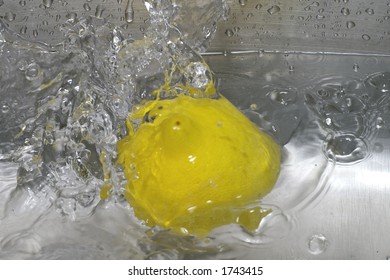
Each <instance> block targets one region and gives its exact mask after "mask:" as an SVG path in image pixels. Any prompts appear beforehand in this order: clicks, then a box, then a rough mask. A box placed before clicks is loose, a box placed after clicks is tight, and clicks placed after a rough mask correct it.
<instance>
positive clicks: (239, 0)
mask: <svg viewBox="0 0 390 280" xmlns="http://www.w3.org/2000/svg"><path fill="white" fill-rule="evenodd" d="M247 2H248V0H238V3H240V6H242V7H243V6H245V5H246V3H247Z"/></svg>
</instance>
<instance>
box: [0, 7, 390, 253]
mask: <svg viewBox="0 0 390 280" xmlns="http://www.w3.org/2000/svg"><path fill="white" fill-rule="evenodd" d="M147 2H150V3H151V2H154V3H160V2H161V3H165V2H164V1H147ZM223 2H224V1H212V2H210V3H211V4H210V6H208V7H207V8H208V9H207V11H209V13H206V16H205V15H204V14H203V13H202V11H205V9H203V8H204V7H202V9H199V10H194V9H195V8H196V7H190V8H191V9H193V10H192V11H193V15H194V18H195V19H197V17H196V15H199V18H202V19H204V18H203V17H206V19H205V20H204V22H202V23H203V25H200V28H199V29H196V30H194V32H193V33H191V36H188V37H187V39H186V40H185V39H183V37H180V35H181V33H180V32H179V31H177V30H176V29H174V28H172V26H169V25H167V24H166V23H167V22H169V20H170V19H172V17H173V18H174V19H175V20H177V21H178V22H181V21H180V20H181V19H182V18H181V17H180V13H179V16H177V14H176V13H173V12H172V11H171V12H172V13H171V14H169V13H168V14H161V13H160V12H161V10H159V9H161V7H160V6H158V5H157V6H149V7H148V9H149V12H150V14H151V17H152V21H151V23H150V24H151V27H149V29H147V30H146V31H145V32H146V35H145V37H144V39H135V38H131V37H130V38H129V37H126V36H124V32H123V30H122V28H121V27H118V26H116V25H113V24H111V23H110V22H107V21H106V20H103V19H102V18H100V17H97V16H95V17H85V18H78V19H75V18H72V17H70V18H69V19H68V20H67V21H66V22H64V23H63V24H62V25H61V26H60V27H59V29H60V30H61V32H62V34H63V35H62V36H63V40H62V41H61V42H60V43H58V44H56V45H47V44H43V43H37V42H33V41H32V40H30V39H26V38H23V36H22V37H20V34H17V33H15V32H13V31H12V30H9V29H8V28H7V24H4V23H3V24H2V25H1V28H0V65H1V66H0V258H1V259H144V258H146V259H234V258H241V259H387V258H388V257H389V256H390V252H389V251H388V250H386V248H390V246H389V245H390V244H389V242H390V241H388V239H386V238H385V236H386V235H387V233H388V232H389V230H390V226H389V225H388V224H387V223H386V220H387V219H388V218H389V217H388V216H389V213H390V211H389V210H390V209H389V208H390V206H389V203H388V202H389V201H390V193H389V186H388V183H387V182H388V181H389V180H388V179H389V178H388V176H389V174H390V173H389V170H390V166H389V165H390V161H389V153H390V151H389V144H388V143H389V141H388V140H389V138H390V100H389V98H390V97H389V90H390V69H389V66H388V65H389V62H390V57H389V56H386V55H383V54H371V55H367V54H360V55H359V54H356V53H354V54H352V53H351V54H349V53H345V52H344V53H337V52H332V53H307V52H271V51H262V50H253V51H251V50H243V51H239V50H236V51H222V52H219V51H215V52H214V51H213V52H211V51H209V52H207V51H206V48H207V46H208V44H209V41H210V40H211V39H212V36H211V35H210V34H212V33H213V32H214V31H215V24H214V23H215V21H218V20H220V19H223V18H224V17H226V13H227V8H226V7H224V6H222V7H221V6H220V4H221V3H223ZM165 4H166V3H165ZM161 5H163V4H161ZM225 9H226V10H225ZM168 11H170V10H169V9H168ZM185 11H187V10H185ZM184 15H186V13H184ZM175 17H176V18H175ZM210 18H212V19H213V20H207V19H210ZM153 19H154V20H153ZM181 23H183V26H184V27H183V28H186V24H185V21H184V22H181ZM187 28H188V26H187ZM199 53H202V55H199ZM206 63H207V64H206ZM207 65H208V66H207ZM189 66H190V67H189ZM175 67H176V68H175ZM208 67H209V69H210V70H211V72H212V73H213V75H210V71H209V70H208ZM172 69H179V71H178V72H175V71H174V70H172ZM166 71H168V73H169V74H170V77H171V80H169V82H170V83H171V85H173V86H174V85H175V84H180V83H184V82H188V81H189V83H190V85H191V86H192V87H196V88H199V89H200V90H202V89H204V87H205V85H206V84H207V83H208V82H210V81H211V79H212V81H213V82H214V84H215V86H216V88H217V90H218V91H219V92H220V93H221V94H223V95H224V96H225V97H227V98H228V99H229V100H230V101H231V102H232V103H233V104H234V105H235V106H236V107H237V108H238V109H240V110H241V111H242V112H243V113H244V114H245V115H246V116H247V117H248V118H249V119H251V120H252V121H253V122H254V123H255V124H257V125H258V126H259V127H260V128H261V129H262V130H264V131H266V132H267V133H269V134H270V135H272V136H273V138H274V139H275V140H276V141H277V142H278V143H279V144H280V146H281V149H282V166H281V172H280V175H279V178H278V181H277V183H276V185H275V187H274V189H273V190H272V192H271V193H270V194H268V195H267V196H266V197H264V198H262V199H261V200H259V201H255V202H254V205H261V207H262V208H265V209H270V210H271V211H270V214H268V215H267V216H266V217H265V218H264V219H262V221H261V223H260V224H259V225H258V227H257V229H256V230H255V231H254V232H248V231H246V230H244V229H243V228H242V227H240V226H238V225H235V224H231V225H225V226H222V227H220V228H216V229H215V230H213V231H212V232H211V233H210V234H209V237H207V238H202V239H200V238H195V237H192V236H179V235H175V234H173V233H171V232H169V230H166V229H159V228H149V227H147V226H146V225H145V224H144V223H143V222H142V221H140V220H138V219H137V217H136V216H135V215H134V213H133V209H132V207H131V205H129V203H128V202H127V200H126V199H125V198H124V196H123V193H124V188H125V185H126V178H125V177H124V174H123V170H122V169H121V168H120V167H118V166H117V165H116V164H115V160H116V157H117V151H116V143H117V141H118V140H119V139H121V138H122V137H123V136H124V135H125V134H126V127H125V120H126V117H127V115H128V113H129V112H130V110H131V108H132V107H133V106H134V104H138V103H140V102H142V100H145V99H146V100H148V99H151V98H153V97H152V95H151V94H150V93H151V92H152V91H153V90H155V89H156V88H158V87H159V86H161V84H164V82H166V81H165V80H164V79H165V78H164V72H165V73H167V72H166ZM107 186H111V190H110V196H109V198H108V199H106V200H102V199H101V198H100V190H101V189H102V188H105V187H107Z"/></svg>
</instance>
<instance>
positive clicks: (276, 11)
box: [267, 5, 280, 15]
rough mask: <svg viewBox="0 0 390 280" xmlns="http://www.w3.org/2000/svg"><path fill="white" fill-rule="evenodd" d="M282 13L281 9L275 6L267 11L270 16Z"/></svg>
mask: <svg viewBox="0 0 390 280" xmlns="http://www.w3.org/2000/svg"><path fill="white" fill-rule="evenodd" d="M279 11H280V7H279V6H277V5H275V6H272V7H271V8H269V9H268V10H267V12H268V13H269V14H270V15H274V14H276V13H278V12H279Z"/></svg>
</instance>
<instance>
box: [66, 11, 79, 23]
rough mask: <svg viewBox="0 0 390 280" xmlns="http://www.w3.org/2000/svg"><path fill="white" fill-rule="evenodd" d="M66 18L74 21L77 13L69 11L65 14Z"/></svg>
mask: <svg viewBox="0 0 390 280" xmlns="http://www.w3.org/2000/svg"><path fill="white" fill-rule="evenodd" d="M66 18H67V19H68V21H70V22H75V21H76V18H77V14H76V13H75V12H72V13H69V14H67V15H66Z"/></svg>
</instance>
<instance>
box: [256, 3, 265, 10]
mask: <svg viewBox="0 0 390 280" xmlns="http://www.w3.org/2000/svg"><path fill="white" fill-rule="evenodd" d="M262 7H263V5H261V4H260V3H259V4H257V5H256V6H255V9H256V10H260V9H261V8H262Z"/></svg>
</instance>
